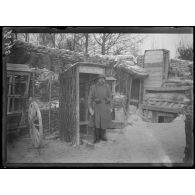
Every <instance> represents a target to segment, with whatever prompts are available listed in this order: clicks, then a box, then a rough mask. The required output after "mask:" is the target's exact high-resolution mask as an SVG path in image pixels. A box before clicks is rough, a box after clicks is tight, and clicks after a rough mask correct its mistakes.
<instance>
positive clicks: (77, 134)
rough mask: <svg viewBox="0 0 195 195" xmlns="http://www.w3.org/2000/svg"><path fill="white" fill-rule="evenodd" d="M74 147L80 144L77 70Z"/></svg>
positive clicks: (77, 71)
mask: <svg viewBox="0 0 195 195" xmlns="http://www.w3.org/2000/svg"><path fill="white" fill-rule="evenodd" d="M75 79H76V145H79V144H80V125H79V123H80V117H79V115H80V113H79V112H80V110H79V106H80V104H79V68H78V67H77V68H76V78H75Z"/></svg>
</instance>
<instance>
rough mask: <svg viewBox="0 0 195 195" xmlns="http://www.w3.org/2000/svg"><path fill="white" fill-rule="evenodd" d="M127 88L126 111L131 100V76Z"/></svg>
mask: <svg viewBox="0 0 195 195" xmlns="http://www.w3.org/2000/svg"><path fill="white" fill-rule="evenodd" d="M128 80H129V89H128V96H127V105H126V110H127V113H128V111H129V104H130V102H131V88H132V77H131V76H129V79H128Z"/></svg>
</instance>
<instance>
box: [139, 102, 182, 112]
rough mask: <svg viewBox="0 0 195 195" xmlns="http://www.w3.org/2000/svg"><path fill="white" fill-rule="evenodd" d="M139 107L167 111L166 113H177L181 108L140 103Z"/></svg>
mask: <svg viewBox="0 0 195 195" xmlns="http://www.w3.org/2000/svg"><path fill="white" fill-rule="evenodd" d="M141 108H142V109H144V110H152V111H159V112H167V113H169V112H170V113H179V112H180V111H181V110H182V108H169V107H158V106H147V105H143V104H142V105H141Z"/></svg>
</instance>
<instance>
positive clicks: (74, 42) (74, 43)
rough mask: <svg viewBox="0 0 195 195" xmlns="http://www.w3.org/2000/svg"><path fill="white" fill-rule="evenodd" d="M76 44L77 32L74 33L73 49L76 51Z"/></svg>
mask: <svg viewBox="0 0 195 195" xmlns="http://www.w3.org/2000/svg"><path fill="white" fill-rule="evenodd" d="M75 45H76V34H73V51H75Z"/></svg>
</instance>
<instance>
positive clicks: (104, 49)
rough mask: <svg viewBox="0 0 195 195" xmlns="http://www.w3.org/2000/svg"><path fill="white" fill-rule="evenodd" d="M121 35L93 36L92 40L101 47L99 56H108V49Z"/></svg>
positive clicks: (104, 34) (105, 34)
mask: <svg viewBox="0 0 195 195" xmlns="http://www.w3.org/2000/svg"><path fill="white" fill-rule="evenodd" d="M120 35H121V34H112V33H103V34H96V35H95V34H94V35H93V36H94V39H95V41H96V42H97V43H98V45H100V47H101V54H102V55H105V54H108V52H109V49H110V48H111V47H112V46H114V45H115V44H116V43H117V41H118V39H119V37H120Z"/></svg>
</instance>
